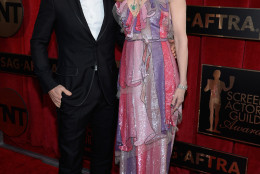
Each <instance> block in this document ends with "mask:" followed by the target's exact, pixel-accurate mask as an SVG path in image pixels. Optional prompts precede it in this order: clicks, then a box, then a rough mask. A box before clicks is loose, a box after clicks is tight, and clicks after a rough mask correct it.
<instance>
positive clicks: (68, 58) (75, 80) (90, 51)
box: [31, 0, 124, 174]
mask: <svg viewBox="0 0 260 174" xmlns="http://www.w3.org/2000/svg"><path fill="white" fill-rule="evenodd" d="M93 3H94V4H93ZM113 5H114V1H113V0H42V2H41V5H40V10H39V14H38V17H37V20H36V23H35V27H34V32H33V36H32V39H31V52H32V58H33V62H34V66H35V73H36V74H37V76H38V77H39V79H40V83H41V86H42V89H43V91H44V92H46V93H47V92H48V93H49V95H50V97H51V99H52V101H53V102H54V104H55V105H56V106H57V108H58V109H57V112H58V127H59V129H58V130H59V134H58V139H59V149H60V155H61V156H60V161H59V173H61V174H79V173H81V170H82V158H83V149H84V144H85V134H86V125H87V124H88V123H91V126H92V134H93V135H92V159H91V173H92V174H107V173H110V171H111V167H112V159H113V142H114V135H115V128H116V117H117V115H116V114H115V113H114V112H115V109H114V108H115V98H116V78H117V73H116V64H115V57H114V49H115V43H116V42H118V44H119V45H123V42H124V36H123V34H122V33H120V31H119V30H120V28H119V26H118V24H117V23H116V22H115V20H114V18H113V15H112V8H113ZM93 9H94V10H93ZM53 30H54V31H55V33H56V37H57V43H58V55H59V56H58V65H57V72H56V75H55V77H53V76H52V71H51V68H50V65H49V61H48V52H47V48H48V44H49V40H50V37H51V34H52V32H53Z"/></svg>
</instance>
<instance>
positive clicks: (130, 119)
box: [114, 0, 181, 174]
mask: <svg viewBox="0 0 260 174" xmlns="http://www.w3.org/2000/svg"><path fill="white" fill-rule="evenodd" d="M114 13H115V18H116V19H117V20H118V22H119V24H120V25H121V26H122V29H123V31H124V33H125V36H126V41H125V44H124V48H123V52H122V58H121V65H120V74H119V87H120V102H119V123H118V130H117V147H116V148H117V150H119V151H120V153H121V155H120V173H121V174H166V173H168V169H169V163H170V158H171V152H172V147H173V141H174V136H175V132H176V128H177V127H176V124H177V119H178V115H179V114H180V112H181V108H179V110H178V111H176V112H175V113H172V110H171V102H172V98H173V95H174V92H175V89H176V88H177V85H178V84H179V74H178V67H177V65H176V61H175V58H174V57H173V55H172V54H171V50H170V44H169V42H168V38H169V35H172V23H171V14H170V8H169V0H147V1H146V2H145V3H144V5H142V7H140V10H139V12H138V14H137V16H133V14H132V13H131V11H130V9H129V6H128V4H127V0H124V1H123V2H117V3H116V4H115V7H114Z"/></svg>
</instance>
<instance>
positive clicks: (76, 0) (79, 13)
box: [68, 0, 106, 41]
mask: <svg viewBox="0 0 260 174" xmlns="http://www.w3.org/2000/svg"><path fill="white" fill-rule="evenodd" d="M68 1H69V3H70V6H71V7H72V8H73V11H74V14H75V15H76V17H77V19H78V20H79V22H80V23H81V25H82V26H83V27H84V28H85V29H86V30H87V32H88V34H89V36H90V37H91V38H92V39H93V40H94V41H95V39H94V37H93V36H92V34H91V31H90V29H89V26H88V23H87V20H86V18H85V16H84V13H83V10H82V6H81V3H80V0H68ZM104 1H106V0H104Z"/></svg>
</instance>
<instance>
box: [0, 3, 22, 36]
mask: <svg viewBox="0 0 260 174" xmlns="http://www.w3.org/2000/svg"><path fill="white" fill-rule="evenodd" d="M22 21H23V5H22V1H21V0H0V37H11V36H13V35H14V34H16V33H17V32H18V31H19V29H20V27H21V24H22Z"/></svg>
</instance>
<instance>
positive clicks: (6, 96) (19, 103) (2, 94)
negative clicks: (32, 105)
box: [0, 88, 28, 137]
mask: <svg viewBox="0 0 260 174" xmlns="http://www.w3.org/2000/svg"><path fill="white" fill-rule="evenodd" d="M27 125H28V111H27V108H26V105H25V103H24V101H23V99H22V97H21V96H20V95H19V94H18V93H17V92H16V91H14V90H13V89H9V88H2V89H0V129H1V130H2V131H3V132H4V133H5V134H6V135H8V136H12V137H14V136H20V135H22V134H23V133H24V132H25V130H26V128H27Z"/></svg>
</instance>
